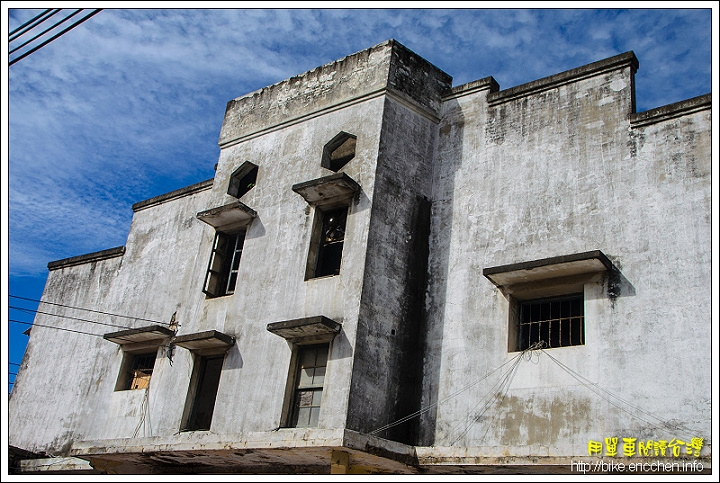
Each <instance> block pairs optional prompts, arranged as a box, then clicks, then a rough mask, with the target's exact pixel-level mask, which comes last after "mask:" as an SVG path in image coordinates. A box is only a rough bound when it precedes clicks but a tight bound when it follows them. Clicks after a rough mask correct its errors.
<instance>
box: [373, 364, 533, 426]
mask: <svg viewBox="0 0 720 483" xmlns="http://www.w3.org/2000/svg"><path fill="white" fill-rule="evenodd" d="M523 353H524V352H521V353H519V354H518V355H516V356H515V357H513V358H512V359H510V360H508V361H506V362H505V363H504V364H502V365H500V366H498V367H496V368H495V369H493V370H492V371H490V372H488V373H487V374H485V375H484V376H483V377H481V378H480V379H478V380H476V381H475V382H473V383H471V384H468V385H467V386H465V387H463V388H461V389H460V390H458V391H457V392H455V393H453V394H450V395H449V396H447V397H446V398H445V399H442V400H440V401H437V402H434V403H432V404H429V405H428V406H425V407H424V408H422V409H420V410H418V411H415V412H414V413H411V414H408V415H407V416H404V417H402V418H400V419H398V420H397V421H393V422H392V423H389V424H386V425H385V426H381V427H379V428H377V429H375V430H373V431H370V433H368V434H377V433H380V432H382V431H385V430H387V429H390V428H392V427H394V426H397V425H398V424H402V423H404V422H405V421H409V420H410V419H413V418H416V417H418V416H420V415H422V414H425V413H426V412H428V411H430V410H431V409H432V408H434V407H435V406H437V405H439V404H442V403H444V402H446V401H449V400H450V399H452V398H454V397H456V396H459V395H460V394H462V393H463V392H465V391H467V390H468V389H470V388H472V387H475V386H476V385H478V384H480V383H481V382H482V381H484V380H485V379H487V378H488V377H490V376H491V375H492V374H494V373H495V372H497V371H499V370H500V369H502V368H503V367H505V366H506V365H508V364H510V363H511V362H514V361H515V360H516V359H519V358H520V357H521V356H522V354H523Z"/></svg>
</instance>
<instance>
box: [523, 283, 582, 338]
mask: <svg viewBox="0 0 720 483" xmlns="http://www.w3.org/2000/svg"><path fill="white" fill-rule="evenodd" d="M578 302H579V304H578ZM514 304H515V305H516V306H515V310H513V311H512V312H513V316H514V317H513V318H514V323H515V338H514V339H515V351H523V350H526V349H528V348H530V347H531V346H533V344H535V343H536V342H539V341H541V340H542V341H545V344H544V345H543V347H542V348H544V349H559V348H565V347H576V346H582V345H585V296H584V293H583V292H575V293H568V294H565V295H558V296H553V297H540V298H533V299H528V300H516V301H515V302H514ZM578 309H579V310H578ZM566 310H569V312H570V313H569V314H568V313H565V311H566ZM557 311H559V314H558V313H557ZM546 314H547V316H546ZM554 315H557V316H554ZM523 326H526V327H527V333H526V332H525V331H524V329H523ZM534 327H537V334H536V336H533V332H534V330H533V329H534ZM563 327H565V328H566V329H569V331H570V337H569V343H567V344H565V343H563V339H564V333H563ZM578 327H579V337H577V338H576V337H575V333H576V332H577V330H576V329H577V328H578ZM545 328H546V330H547V334H545V335H546V337H545V335H543V334H542V333H541V332H543V331H544V330H545ZM526 336H527V339H528V340H527V341H526V340H525V337H526ZM535 339H537V340H535ZM576 340H579V342H575V341H576Z"/></svg>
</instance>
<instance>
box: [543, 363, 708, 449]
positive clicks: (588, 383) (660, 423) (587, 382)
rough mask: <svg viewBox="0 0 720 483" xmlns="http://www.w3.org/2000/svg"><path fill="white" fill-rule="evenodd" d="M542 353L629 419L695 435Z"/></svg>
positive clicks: (691, 431)
mask: <svg viewBox="0 0 720 483" xmlns="http://www.w3.org/2000/svg"><path fill="white" fill-rule="evenodd" d="M542 353H543V354H545V355H547V356H548V357H549V358H550V359H551V360H552V361H553V362H555V363H556V364H557V365H558V366H560V368H561V369H563V370H564V371H565V372H567V373H568V374H570V376H572V377H573V378H574V379H575V380H577V381H578V382H580V384H581V385H583V386H585V387H587V388H588V389H590V390H591V391H593V392H594V393H595V394H597V395H598V396H600V397H601V398H602V399H604V400H605V401H607V402H608V403H610V404H611V405H613V406H615V407H616V408H618V409H619V410H621V411H623V412H625V413H627V414H629V415H630V416H631V417H633V418H635V419H638V420H640V421H642V422H644V423H645V424H648V425H650V426H651V427H654V428H663V429H671V430H673V431H679V432H682V433H683V434H684V436H692V437H694V435H695V433H694V432H693V430H691V429H690V428H688V427H685V426H682V425H678V424H672V423H670V422H668V421H664V420H662V419H660V418H658V417H657V416H655V415H653V414H652V413H650V412H648V411H646V410H644V409H642V408H641V407H638V406H635V405H634V404H632V403H630V402H629V401H626V400H624V399H623V398H621V397H619V396H616V395H615V394H613V393H611V392H610V391H608V390H606V389H603V388H601V387H599V386H598V385H597V384H596V383H593V382H592V381H590V380H589V379H588V378H586V377H584V376H583V375H582V374H580V373H578V372H576V371H574V370H572V369H570V368H569V367H568V366H567V365H565V364H563V363H562V362H560V361H559V360H557V359H556V358H555V357H553V356H552V355H550V354H548V353H547V352H546V351H545V350H543V351H542ZM612 399H616V400H617V401H620V402H621V403H622V404H624V405H625V406H626V407H623V406H622V405H621V404H618V403H616V402H614V401H613V400H612ZM628 407H629V408H630V409H631V410H632V411H634V412H631V411H629V410H628V409H627V408H628ZM637 413H640V414H642V415H644V416H645V417H647V418H649V419H652V420H654V422H653V421H649V420H648V419H644V418H642V417H640V416H638V414H637Z"/></svg>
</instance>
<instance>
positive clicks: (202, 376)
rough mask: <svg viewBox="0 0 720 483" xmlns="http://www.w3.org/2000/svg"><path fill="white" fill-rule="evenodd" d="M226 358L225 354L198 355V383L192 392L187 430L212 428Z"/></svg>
mask: <svg viewBox="0 0 720 483" xmlns="http://www.w3.org/2000/svg"><path fill="white" fill-rule="evenodd" d="M224 358H225V355H224V354H223V355H217V356H207V357H205V356H198V358H197V360H196V364H197V365H198V366H197V370H198V372H197V379H196V381H197V383H196V386H195V390H194V391H191V392H190V397H191V398H192V408H191V410H190V417H189V418H188V422H187V424H186V425H185V430H186V431H209V430H210V423H212V416H213V411H214V410H215V399H216V398H217V391H218V387H219V386H220V374H221V372H222V366H223V360H224Z"/></svg>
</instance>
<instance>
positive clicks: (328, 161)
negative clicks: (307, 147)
mask: <svg viewBox="0 0 720 483" xmlns="http://www.w3.org/2000/svg"><path fill="white" fill-rule="evenodd" d="M356 143H357V137H356V136H353V135H352V134H348V133H346V132H344V131H342V132H340V133H339V134H338V135H337V136H335V137H334V138H332V139H331V140H330V142H328V143H327V144H326V145H325V147H324V149H323V156H322V162H321V165H322V167H323V168H327V169H329V170H331V171H335V172H336V173H337V172H338V171H339V170H340V169H341V168H342V167H343V166H345V165H346V164H347V163H349V162H350V160H351V159H353V158H354V157H355V145H356Z"/></svg>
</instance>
